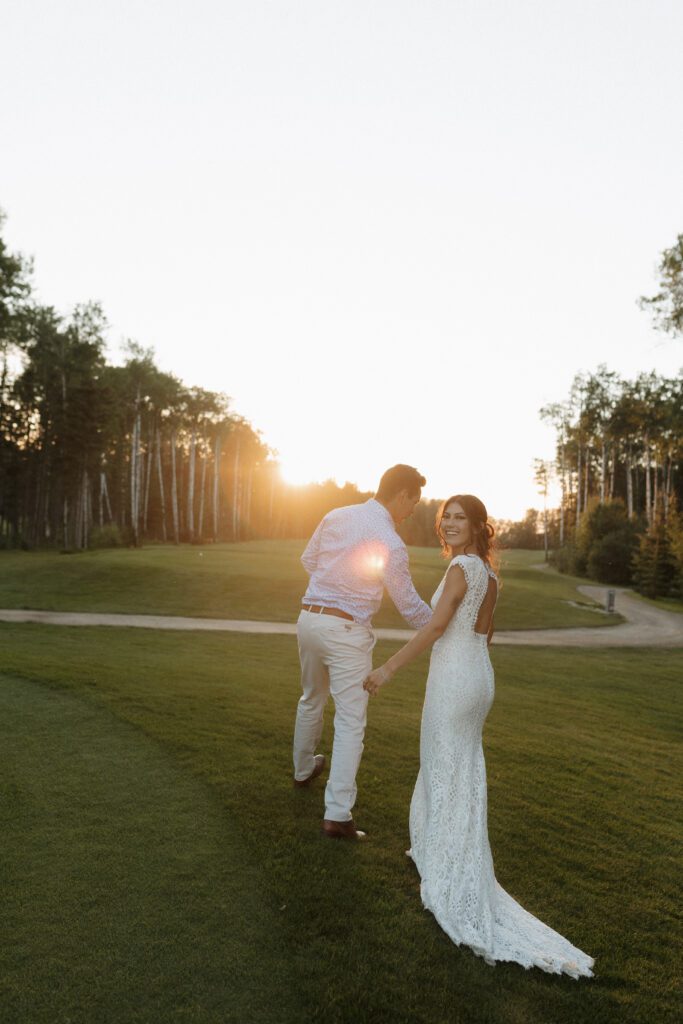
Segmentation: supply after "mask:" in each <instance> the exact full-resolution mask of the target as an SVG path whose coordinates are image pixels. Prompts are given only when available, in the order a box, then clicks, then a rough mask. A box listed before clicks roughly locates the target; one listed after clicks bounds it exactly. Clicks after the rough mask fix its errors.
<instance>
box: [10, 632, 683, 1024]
mask: <svg viewBox="0 0 683 1024" xmlns="http://www.w3.org/2000/svg"><path fill="white" fill-rule="evenodd" d="M393 649H395V645H390V644H388V643H384V644H380V645H378V648H377V651H376V657H377V659H381V658H384V657H385V656H386V655H387V654H388V653H389V652H390V651H391V650H393ZM0 651H1V652H2V653H1V662H0V672H1V673H2V674H1V675H0V706H1V713H0V723H1V724H0V733H1V736H0V743H2V747H3V751H4V759H3V761H4V764H3V773H2V782H1V785H2V809H3V820H2V828H3V843H2V853H1V855H0V856H1V857H2V863H1V864H0V873H1V875H2V878H3V888H4V889H5V899H6V903H5V908H4V910H3V929H4V930H5V939H6V941H5V942H4V943H3V947H4V951H3V954H2V955H3V963H2V969H1V972H0V984H1V986H2V987H1V989H0V1019H2V1020H7V1021H12V1022H13V1024H14V1022H16V1024H48V1022H50V1024H52V1022H67V1021H69V1022H70V1024H90V1022H95V1021H98V1022H99V1021H105V1022H112V1024H114V1022H115V1024H129V1022H136V1024H137V1022H145V1024H166V1022H169V1024H170V1022H192V1024H209V1022H210V1024H214V1022H215V1024H223V1022H232V1021H235V1022H240V1024H261V1022H263V1024H271V1022H272V1024H276V1022H281V1024H299V1022H304V1021H316V1022H323V1021H325V1022H335V1024H337V1022H338V1024H346V1022H349V1024H351V1022H354V1024H396V1022H398V1024H412V1022H417V1024H446V1022H448V1024H465V1022H467V1024H475V1022H476V1024H523V1022H529V1024H530V1022H534V1024H536V1022H538V1024H565V1022H566V1024H577V1022H578V1024H582V1022H585V1024H612V1022H613V1024H622V1022H643V1024H644V1022H648V1024H649V1022H666V1021H673V1020H675V1019H676V1004H675V1001H674V979H675V977H676V973H677V970H678V967H679V964H680V960H681V952H682V950H681V942H680V933H679V932H678V931H677V930H676V921H675V907H676V885H675V878H676V860H675V858H676V851H677V848H679V844H680V839H681V829H680V827H679V826H678V825H677V824H676V819H675V817H674V809H675V807H676V802H677V800H679V799H680V786H681V783H680V779H681V765H680V746H677V745H676V741H677V738H678V737H677V730H678V728H679V726H680V697H679V693H680V682H679V681H680V676H681V672H682V670H683V652H679V651H662V652H660V651H655V652H651V651H647V650H629V651H624V652H623V653H619V652H617V651H614V650H606V651H594V652H591V651H579V650H562V649H560V650H557V649H555V650H549V649H540V648H526V649H523V650H520V649H513V648H505V647H501V648H500V649H497V650H495V651H494V652H493V658H494V662H495V666H496V672H497V696H496V701H495V704H494V708H493V710H492V712H491V715H490V718H489V722H488V724H487V728H486V733H485V747H486V756H487V766H488V775H489V820H490V838H491V844H492V849H493V855H494V861H495V864H496V870H497V875H498V878H499V880H500V881H501V883H502V884H503V885H504V886H505V887H506V888H507V889H508V890H509V891H510V892H511V893H513V895H515V897H517V898H518V899H519V900H520V901H521V902H522V903H523V904H524V905H525V906H526V907H527V908H528V909H529V910H531V911H532V912H534V913H536V914H538V915H539V916H540V917H542V919H543V920H545V921H546V922H547V923H548V924H551V925H552V926H553V927H555V928H557V929H559V930H560V931H561V932H563V933H564V934H566V935H567V936H568V937H569V938H570V939H571V940H572V941H573V942H575V943H576V944H578V945H579V946H581V947H582V948H583V949H585V950H586V951H588V952H590V953H591V954H592V955H593V956H595V958H596V978H594V979H592V980H582V981H579V982H576V981H573V980H571V979H570V978H566V977H556V976H551V975H545V974H543V973H542V972H540V971H530V972H526V971H524V970H523V969H522V968H519V967H517V966H514V965H508V964H499V965H498V966H496V967H495V968H491V967H489V966H487V965H486V964H485V963H484V962H483V961H482V960H481V959H478V958H477V957H475V956H474V955H473V954H472V953H470V952H469V951H468V950H466V949H458V948H457V947H455V946H454V945H453V944H452V943H451V942H450V941H449V940H448V939H447V937H446V936H445V935H444V934H443V933H442V932H441V930H440V929H439V928H438V926H437V925H436V924H435V922H434V920H433V918H432V917H431V916H430V915H429V914H428V913H426V912H425V911H423V910H422V909H421V904H420V899H419V889H418V880H417V875H416V873H415V869H414V867H413V865H412V864H411V863H410V862H409V861H408V860H407V859H406V857H405V855H404V851H405V849H406V848H407V846H408V842H407V828H406V819H407V812H408V805H409V801H410V795H411V791H412V786H413V783H414V779H415V775H416V771H417V764H418V730H419V718H420V711H421V703H422V696H423V688H424V677H425V671H426V662H425V660H424V659H423V660H422V661H420V662H419V663H416V664H415V665H414V666H412V667H411V668H410V669H408V670H407V671H406V672H405V674H404V675H403V676H402V677H398V678H397V679H396V680H394V681H393V682H392V684H391V686H390V687H387V689H386V691H385V693H384V694H383V696H382V697H381V698H378V699H377V700H375V701H374V702H373V703H372V704H371V713H370V721H369V727H368V733H367V738H366V739H367V742H366V751H365V755H364V758H363V763H362V767H361V771H360V775H359V803H358V807H357V815H356V817H357V820H358V821H359V823H360V824H362V825H363V826H365V827H367V829H368V830H369V833H370V837H371V838H370V840H369V841H368V842H367V843H366V844H362V845H352V844H336V843H332V842H330V841H329V840H326V839H323V838H321V837H319V835H318V826H319V821H320V818H321V813H322V793H323V784H322V781H320V782H317V783H316V784H315V785H314V787H312V789H311V790H310V791H309V790H294V789H293V788H292V786H291V766H290V744H291V728H292V721H293V714H294V707H295V703H296V699H297V697H298V663H297V653H296V644H295V642H294V640H293V639H292V638H285V637H268V638H264V637H256V636H240V635H235V634H231V635H226V634H220V635H213V634H212V635H205V634H201V635H200V634H180V633H158V632H154V631H149V632H147V631H145V632H139V631H133V630H131V631H126V630H106V629H90V630H83V629H80V630H79V629H63V628H57V627H46V626H32V625H26V626H10V625H0ZM330 739H331V721H330V720H328V722H327V726H326V732H325V735H324V738H323V743H322V749H323V750H325V751H326V752H328V753H329V750H330Z"/></svg>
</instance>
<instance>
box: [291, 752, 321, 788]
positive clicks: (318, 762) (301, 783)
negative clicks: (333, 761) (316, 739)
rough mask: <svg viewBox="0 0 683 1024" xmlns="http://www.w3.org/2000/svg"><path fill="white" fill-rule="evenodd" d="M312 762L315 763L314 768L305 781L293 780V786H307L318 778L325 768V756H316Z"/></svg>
mask: <svg viewBox="0 0 683 1024" xmlns="http://www.w3.org/2000/svg"><path fill="white" fill-rule="evenodd" d="M313 761H314V762H315V768H314V769H313V771H312V772H311V774H310V775H309V776H308V778H307V779H294V785H295V786H307V785H308V784H309V782H313V779H317V778H318V776H319V775H320V773H321V771H322V770H323V768H324V767H325V755H324V754H316V755H315V757H314V758H313Z"/></svg>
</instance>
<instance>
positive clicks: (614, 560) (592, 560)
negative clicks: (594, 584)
mask: <svg viewBox="0 0 683 1024" xmlns="http://www.w3.org/2000/svg"><path fill="white" fill-rule="evenodd" d="M635 549H636V542H635V538H634V536H633V535H632V534H630V533H628V532H626V531H623V530H614V531H613V532H612V533H607V534H605V536H604V537H599V538H598V539H597V540H594V541H593V543H592V545H591V548H590V551H589V553H588V562H587V570H588V575H589V576H590V577H591V578H592V579H595V580H599V581H600V583H617V584H622V585H626V584H628V583H630V582H631V575H632V569H631V566H632V562H633V555H634V553H635Z"/></svg>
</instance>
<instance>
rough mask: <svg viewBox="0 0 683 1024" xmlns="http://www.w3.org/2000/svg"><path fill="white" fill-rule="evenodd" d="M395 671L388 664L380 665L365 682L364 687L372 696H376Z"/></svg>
mask: <svg viewBox="0 0 683 1024" xmlns="http://www.w3.org/2000/svg"><path fill="white" fill-rule="evenodd" d="M393 674H394V673H393V672H392V671H391V669H389V668H387V666H386V665H380V667H379V668H376V669H375V671H374V672H371V673H370V675H369V676H368V677H367V679H366V680H365V682H364V683H363V689H364V690H367V691H368V693H369V694H370V695H371V696H372V697H376V696H377V694H378V693H379V691H380V688H381V687H382V686H384V684H385V683H388V682H389V680H390V679H391V677H392V675H393Z"/></svg>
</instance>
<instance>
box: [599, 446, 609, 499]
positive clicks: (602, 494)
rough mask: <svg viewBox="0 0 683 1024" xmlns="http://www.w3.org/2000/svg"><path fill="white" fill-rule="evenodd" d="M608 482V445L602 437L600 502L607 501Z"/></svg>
mask: <svg viewBox="0 0 683 1024" xmlns="http://www.w3.org/2000/svg"><path fill="white" fill-rule="evenodd" d="M606 482H607V445H606V444H605V439H604V437H603V439H602V451H601V453H600V504H601V505H604V503H605V484H606Z"/></svg>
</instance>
